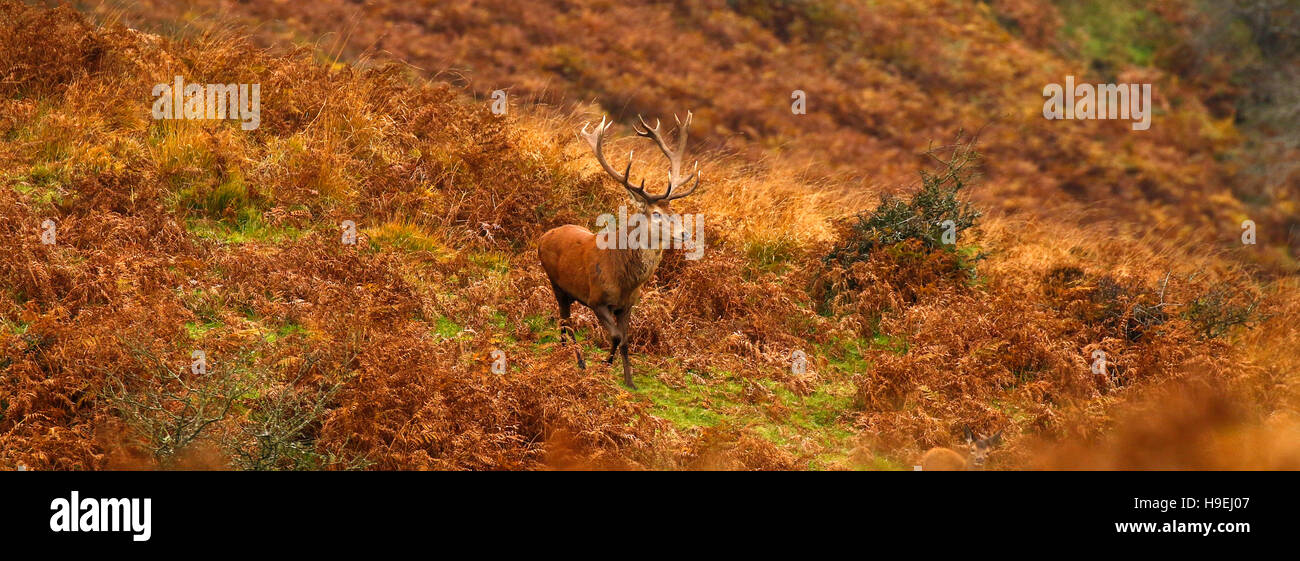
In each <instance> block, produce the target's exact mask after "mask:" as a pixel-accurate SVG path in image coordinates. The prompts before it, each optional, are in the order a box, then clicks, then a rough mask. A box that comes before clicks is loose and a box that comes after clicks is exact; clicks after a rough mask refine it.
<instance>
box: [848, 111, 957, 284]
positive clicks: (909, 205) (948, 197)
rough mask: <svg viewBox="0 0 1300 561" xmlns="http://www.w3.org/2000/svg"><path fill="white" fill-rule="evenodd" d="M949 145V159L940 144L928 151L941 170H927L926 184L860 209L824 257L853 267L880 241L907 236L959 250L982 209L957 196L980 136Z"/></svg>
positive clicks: (893, 241)
mask: <svg viewBox="0 0 1300 561" xmlns="http://www.w3.org/2000/svg"><path fill="white" fill-rule="evenodd" d="M949 148H950V149H951V152H952V153H951V157H950V158H949V159H946V160H945V159H942V158H940V156H939V154H938V150H934V149H931V150H930V151H929V152H927V155H929V156H930V157H931V158H933V159H934V160H936V161H937V162H939V164H940V166H941V170H940V171H939V172H938V173H931V172H929V171H926V170H922V171H921V190H920V191H918V192H916V193H915V194H913V195H912V196H911V198H906V199H905V198H903V197H899V196H895V195H889V196H885V197H883V198H882V200H881V202H880V205H879V206H877V207H876V208H875V210H872V211H871V212H865V213H861V214H858V215H857V216H856V221H855V222H854V223H853V224H852V225H851V226H849V228H848V231H847V235H846V236H845V238H844V239H843V241H842V242H841V243H840V245H838V246H836V247H835V248H833V249H832V250H831V251H830V253H829V254H827V255H826V257H825V262H827V263H831V262H838V263H839V264H840V265H843V266H845V267H848V266H850V265H852V264H853V263H854V262H857V261H864V260H866V259H868V258H869V257H870V255H871V253H872V252H873V251H875V250H876V249H878V248H880V247H883V246H892V245H896V244H899V243H902V242H905V241H908V240H916V241H918V242H920V243H921V244H922V245H923V246H924V247H925V248H926V249H927V250H930V251H936V250H937V251H947V252H956V251H957V249H958V244H957V243H956V241H957V240H958V239H960V237H961V234H962V232H964V231H966V230H967V229H969V228H972V227H974V226H975V222H976V220H977V219H979V217H980V211H978V210H976V209H975V208H974V207H973V206H972V205H971V204H970V203H969V202H966V201H963V200H961V199H958V198H957V196H958V194H959V193H960V192H961V190H962V189H963V188H965V187H966V186H967V185H968V184H969V182H970V180H971V178H972V174H973V172H974V170H973V167H972V166H973V164H975V163H977V162H978V160H979V154H978V153H977V152H975V140H974V139H970V140H964V139H963V137H962V136H961V135H959V136H958V139H957V143H955V144H953V145H952V146H951V147H949ZM945 237H946V238H948V239H947V240H945Z"/></svg>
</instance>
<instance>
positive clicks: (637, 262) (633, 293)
mask: <svg viewBox="0 0 1300 561" xmlns="http://www.w3.org/2000/svg"><path fill="white" fill-rule="evenodd" d="M640 120H641V125H642V127H644V128H636V127H633V128H634V129H636V133H637V135H638V136H643V137H646V138H649V139H651V140H653V141H654V143H655V145H657V146H658V147H659V150H660V151H661V152H663V154H664V156H667V158H668V168H669V169H668V187H667V189H665V190H664V192H663V194H661V195H651V194H650V193H647V192H646V190H645V180H644V179H643V180H642V181H641V185H640V186H639V187H638V186H636V185H633V184H632V181H631V173H632V155H631V154H628V162H627V167H626V168H625V169H624V170H623V173H622V174H620V173H618V170H616V169H615V168H614V166H612V165H610V163H609V161H608V160H606V159H605V154H604V152H603V147H604V140H605V131H606V130H608V129H609V127H610V126H612V125H613V124H614V123H613V122H612V121H610V122H609V123H608V124H607V123H606V121H605V119H604V118H602V119H601V120H600V125H598V126H597V127H596V130H595V131H592V132H587V127H586V126H583V127H582V133H581V136H582V137H583V138H584V139H585V140H586V141H587V143H588V144H590V145H591V149H592V152H593V153H595V155H596V161H598V162H600V165H601V167H602V168H604V169H605V172H606V173H608V174H609V175H610V176H612V177H613V178H614V179H617V180H618V182H619V183H620V184H622V185H623V188H624V189H626V190H627V193H628V195H629V196H630V197H631V199H632V204H633V206H634V209H633V212H634V213H636V214H637V215H639V217H640V222H641V223H642V224H644V225H645V226H648V227H649V229H650V231H651V232H660V231H665V229H666V231H667V232H669V236H666V237H667V238H669V239H663V238H661V237H659V236H657V235H655V236H653V237H652V238H650V239H653V240H662V242H669V241H671V242H681V241H683V236H684V231H683V230H682V224H681V222H680V221H677V220H673V219H671V218H669V217H670V213H669V210H668V203H669V202H670V201H672V200H675V199H680V198H682V197H685V196H687V195H690V194H691V193H694V192H695V189H696V188H698V187H699V186H700V173H699V165H698V163H697V164H696V166H695V171H694V173H692V174H691V175H689V176H686V177H682V175H681V167H682V162H681V157H682V153H683V152H685V150H686V127H688V126H690V124H691V114H690V113H689V112H688V113H686V119H685V120H684V121H682V120H677V128H678V132H677V149H676V150H673V149H671V148H669V144H668V142H667V141H666V140H665V139H664V137H663V136H662V135H661V134H660V132H659V125H660V124H659V122H658V121H656V122H655V126H653V127H651V126H650V125H649V124H648V123H646V122H645V119H640ZM692 180H694V184H692V185H691V186H690V188H688V189H682V187H685V186H686V185H687V184H688V183H691V181H692ZM638 239H640V238H639V237H638ZM632 245H633V246H632V247H600V246H599V245H598V244H597V236H596V234H593V233H592V232H591V231H590V230H588V229H586V228H583V227H581V226H575V225H573V224H566V225H564V226H560V227H558V228H554V229H552V230H549V231H547V232H546V233H545V234H542V237H541V238H540V239H538V241H537V254H538V257H539V258H540V259H541V261H542V268H543V269H544V270H545V271H546V276H547V277H548V278H549V279H550V281H551V289H552V290H553V291H554V292H555V300H556V302H557V303H558V304H559V306H560V337H561V339H564V338H565V337H566V336H567V338H568V339H569V341H570V342H573V343H575V347H576V346H577V345H576V343H577V340H576V337H575V336H574V331H573V327H572V326H571V325H569V313H570V306H572V305H573V303H574V302H575V301H576V302H580V303H582V304H583V305H585V306H587V307H588V308H591V311H592V312H595V314H596V319H598V320H599V321H600V324H601V326H602V327H604V328H605V332H606V333H608V334H609V339H610V349H609V358H608V359H606V360H605V363H606V364H613V363H614V358H615V356H616V355H617V354H619V353H620V352H621V353H622V355H623V383H624V384H626V385H627V386H628V387H629V388H631V389H636V384H634V383H632V366H631V364H630V363H629V362H628V357H627V353H628V351H627V338H628V328H629V326H630V323H631V318H632V307H633V306H635V305H636V303H637V302H638V301H640V299H641V287H642V286H643V285H645V283H646V282H647V281H649V280H650V277H651V276H652V275H654V272H655V269H656V268H658V267H659V260H660V258H661V257H662V256H663V250H664V243H660V242H656V243H635V244H632ZM576 352H577V355H578V368H586V367H587V365H586V362H585V361H584V360H583V358H582V350H581V349H578V350H577V351H576Z"/></svg>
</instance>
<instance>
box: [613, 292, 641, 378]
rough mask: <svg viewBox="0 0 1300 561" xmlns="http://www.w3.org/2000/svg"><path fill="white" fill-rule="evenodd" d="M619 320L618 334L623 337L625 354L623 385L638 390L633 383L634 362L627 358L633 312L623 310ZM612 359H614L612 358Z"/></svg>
mask: <svg viewBox="0 0 1300 561" xmlns="http://www.w3.org/2000/svg"><path fill="white" fill-rule="evenodd" d="M616 319H617V323H618V325H617V327H618V332H619V334H620V335H621V336H622V337H620V338H621V339H622V340H623V344H622V345H621V346H620V350H621V351H622V353H623V383H624V384H625V385H627V387H628V388H630V389H634V390H635V389H636V384H634V383H632V362H631V361H630V360H628V358H627V339H628V329H629V326H630V324H631V322H632V310H622V311H621V312H619V314H618V317H617V318H616ZM610 358H613V357H612V356H611V357H610Z"/></svg>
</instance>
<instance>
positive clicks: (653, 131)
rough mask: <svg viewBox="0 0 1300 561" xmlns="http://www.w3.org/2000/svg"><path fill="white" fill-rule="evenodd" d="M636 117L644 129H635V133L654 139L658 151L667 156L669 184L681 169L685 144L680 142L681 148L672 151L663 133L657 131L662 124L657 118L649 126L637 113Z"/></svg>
mask: <svg viewBox="0 0 1300 561" xmlns="http://www.w3.org/2000/svg"><path fill="white" fill-rule="evenodd" d="M636 118H637V119H638V120H639V121H641V125H642V126H644V127H645V130H641V129H636V134H637V135H639V136H644V137H646V138H649V139H650V140H653V141H655V144H656V145H658V146H659V151H661V152H663V153H664V156H666V157H667V158H668V166H669V169H671V170H672V179H670V180H669V182H668V185H670V186H671V185H672V184H673V181H675V180H676V178H677V176H678V174H680V173H681V171H682V158H681V152H682V149H684V147H685V146H686V145H685V144H682V148H679V149H678V150H677V152H673V150H672V149H670V148H668V142H667V141H665V140H664V137H663V134H662V133H660V132H659V126H660V125H661V124H662V122H661V121H660V120H659V119H655V126H653V127H651V126H650V123H647V122H645V117H642V116H640V115H637V116H636ZM673 119H674V120H676V117H675V116H674V117H673ZM679 124H680V122H679ZM633 128H636V127H633ZM684 140H685V139H683V141H684Z"/></svg>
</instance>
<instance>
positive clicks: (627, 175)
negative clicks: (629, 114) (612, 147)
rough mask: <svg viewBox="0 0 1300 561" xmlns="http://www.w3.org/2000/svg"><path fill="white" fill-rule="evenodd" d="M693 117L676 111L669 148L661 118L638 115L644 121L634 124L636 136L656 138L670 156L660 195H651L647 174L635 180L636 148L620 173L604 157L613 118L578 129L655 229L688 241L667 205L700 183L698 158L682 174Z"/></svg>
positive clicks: (690, 191)
mask: <svg viewBox="0 0 1300 561" xmlns="http://www.w3.org/2000/svg"><path fill="white" fill-rule="evenodd" d="M691 118H692V114H691V112H690V111H687V112H686V120H684V121H683V120H681V119H678V118H677V116H676V115H673V120H674V121H676V122H677V149H676V150H674V149H672V148H669V142H668V140H667V139H665V138H664V136H663V134H662V133H661V132H660V129H661V122H660V121H659V120H658V119H655V125H654V126H653V127H652V126H650V124H649V123H647V122H646V120H645V119H644V118H642V117H641V116H640V115H638V116H637V120H639V121H641V126H640V127H637V126H635V125H634V126H633V127H632V128H633V129H634V130H635V131H636V134H637V136H641V137H645V138H649V139H651V140H653V141H654V143H655V145H656V146H658V147H659V151H660V152H663V155H664V156H665V157H666V158H668V185H667V187H666V188H665V189H664V192H663V194H661V195H652V194H650V193H648V192H646V190H645V179H644V178H642V179H641V183H640V185H633V184H632V180H631V177H632V157H633V155H634V154H635V151H629V152H628V155H627V166H626V167H624V168H623V173H621V174H620V173H619V172H618V170H617V169H616V168H615V167H614V166H613V165H611V164H610V163H609V160H608V159H606V158H605V151H604V145H605V131H607V130H609V128H610V127H611V126H613V125H614V122H613V121H607V120H606V119H605V117H601V119H600V124H599V125H596V129H595V130H593V131H591V132H587V128H588V127H589V126H590V123H588V124H586V125H583V126H582V132H581V133H579V136H581V137H582V138H583V139H585V140H586V141H587V144H589V145H591V150H592V152H593V153H594V154H595V156H596V161H598V162H600V166H601V167H602V168H604V169H605V173H608V174H609V175H610V176H611V177H613V178H614V179H616V180H618V182H619V184H621V185H622V186H623V188H624V189H626V190H627V193H628V195H629V196H630V198H631V199H632V206H633V208H634V209H635V212H637V213H639V214H641V215H642V216H644V217H645V219H646V220H647V221H648V225H649V227H650V228H652V229H654V230H655V231H657V232H670V235H669V236H667V237H665V238H663V239H664V241H668V240H672V241H676V242H682V241H685V237H686V236H687V235H688V233H687V232H685V231H684V230H683V228H682V224H681V223H680V222H677V221H670V218H669V217H670V216H672V213H671V211H670V210H669V206H668V205H669V203H670V202H672V201H673V200H676V199H680V198H682V197H685V196H687V195H690V194H692V193H694V192H695V189H696V188H697V187H699V186H700V175H701V174H700V163H699V162H698V161H697V162H695V164H694V170H693V171H692V172H691V174H690V175H688V176H686V177H682V154H684V153H685V152H686V136H687V135H686V129H687V127H690V126H691ZM692 180H694V183H691V182H692ZM688 183H691V185H690V187H689V188H688V189H682V187H684V186H685V185H686V184H688ZM654 249H660V248H654Z"/></svg>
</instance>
